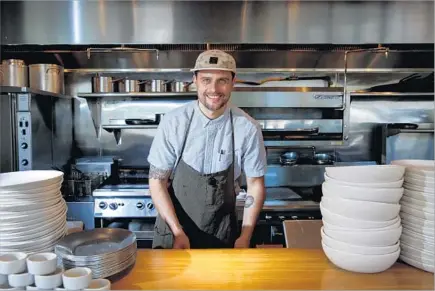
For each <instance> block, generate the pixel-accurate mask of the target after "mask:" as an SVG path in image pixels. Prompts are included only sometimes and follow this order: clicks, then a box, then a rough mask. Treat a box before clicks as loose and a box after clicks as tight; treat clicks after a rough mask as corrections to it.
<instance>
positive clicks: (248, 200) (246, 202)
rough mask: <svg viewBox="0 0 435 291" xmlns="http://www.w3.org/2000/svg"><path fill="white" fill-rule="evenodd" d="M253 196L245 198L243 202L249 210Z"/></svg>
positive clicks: (252, 202) (252, 203)
mask: <svg viewBox="0 0 435 291" xmlns="http://www.w3.org/2000/svg"><path fill="white" fill-rule="evenodd" d="M254 201H255V199H254V196H251V195H248V196H246V200H245V208H249V207H251V206H252V205H254Z"/></svg>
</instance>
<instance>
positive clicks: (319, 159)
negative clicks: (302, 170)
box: [314, 153, 334, 165]
mask: <svg viewBox="0 0 435 291" xmlns="http://www.w3.org/2000/svg"><path fill="white" fill-rule="evenodd" d="M314 161H315V162H316V164H318V165H329V164H332V163H333V162H334V157H333V156H332V155H329V154H324V153H319V154H315V155H314Z"/></svg>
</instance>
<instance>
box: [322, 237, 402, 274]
mask: <svg viewBox="0 0 435 291" xmlns="http://www.w3.org/2000/svg"><path fill="white" fill-rule="evenodd" d="M322 247H323V251H324V252H325V254H326V256H327V257H328V259H329V260H330V261H331V262H332V263H333V264H334V265H336V266H337V267H339V268H342V269H344V270H347V271H351V272H358V273H379V272H383V271H385V270H387V269H389V268H390V267H391V266H393V265H394V263H395V262H396V261H397V259H398V258H399V255H400V249H399V250H397V251H396V252H394V253H390V254H384V255H360V254H354V253H349V252H344V251H341V250H336V249H333V248H331V247H328V246H327V245H325V244H324V243H322Z"/></svg>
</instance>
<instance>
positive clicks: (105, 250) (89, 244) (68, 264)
mask: <svg viewBox="0 0 435 291" xmlns="http://www.w3.org/2000/svg"><path fill="white" fill-rule="evenodd" d="M136 250H137V242H136V235H135V234H134V233H133V232H131V231H129V230H126V229H120V228H98V229H93V230H85V231H81V232H75V233H72V234H69V235H67V236H65V237H64V238H63V239H62V240H60V241H59V242H58V244H57V245H56V247H55V252H56V254H57V255H58V257H59V258H60V259H61V261H62V264H63V267H64V268H65V269H71V268H75V267H87V268H89V269H91V270H92V276H93V278H95V279H98V278H107V277H110V276H113V275H116V274H119V273H121V272H123V271H124V270H126V269H128V268H129V267H131V266H133V265H134V264H135V262H136Z"/></svg>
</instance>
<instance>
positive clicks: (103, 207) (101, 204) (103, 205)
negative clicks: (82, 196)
mask: <svg viewBox="0 0 435 291" xmlns="http://www.w3.org/2000/svg"><path fill="white" fill-rule="evenodd" d="M98 207H100V208H101V209H106V208H107V203H106V202H100V204H98Z"/></svg>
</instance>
